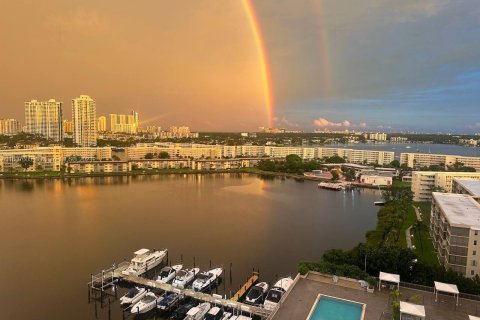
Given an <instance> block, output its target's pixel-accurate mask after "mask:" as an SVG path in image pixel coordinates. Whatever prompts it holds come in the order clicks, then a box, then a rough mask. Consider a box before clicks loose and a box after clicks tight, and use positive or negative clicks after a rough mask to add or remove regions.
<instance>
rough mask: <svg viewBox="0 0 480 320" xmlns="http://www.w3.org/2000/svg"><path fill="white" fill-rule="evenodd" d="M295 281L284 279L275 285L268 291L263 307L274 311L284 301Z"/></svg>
mask: <svg viewBox="0 0 480 320" xmlns="http://www.w3.org/2000/svg"><path fill="white" fill-rule="evenodd" d="M292 284H293V280H292V278H290V277H288V278H282V279H280V280H278V281H277V282H276V283H275V285H274V286H273V287H272V289H270V291H268V294H267V297H266V298H265V302H264V303H263V306H264V307H265V309H267V310H273V309H275V307H276V306H277V305H278V303H279V302H280V299H282V297H283V295H284V294H285V292H287V291H288V289H289V288H290V287H291V286H292Z"/></svg>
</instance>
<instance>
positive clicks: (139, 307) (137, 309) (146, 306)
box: [130, 292, 163, 314]
mask: <svg viewBox="0 0 480 320" xmlns="http://www.w3.org/2000/svg"><path fill="white" fill-rule="evenodd" d="M161 299H163V296H161V297H157V295H155V293H153V292H147V294H146V295H145V297H143V298H142V300H140V301H138V302H137V303H135V304H134V305H133V306H132V309H131V310H130V312H131V313H133V314H142V313H147V312H148V311H150V310H153V309H155V307H156V306H157V303H158V302H159V300H161Z"/></svg>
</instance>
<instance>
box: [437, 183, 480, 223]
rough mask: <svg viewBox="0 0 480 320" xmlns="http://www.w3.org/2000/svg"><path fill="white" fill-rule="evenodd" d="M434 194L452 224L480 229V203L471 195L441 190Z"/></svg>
mask: <svg viewBox="0 0 480 320" xmlns="http://www.w3.org/2000/svg"><path fill="white" fill-rule="evenodd" d="M432 196H433V198H434V200H435V202H436V203H437V204H438V206H439V207H440V209H441V210H442V212H443V214H444V215H445V218H446V219H447V220H448V222H449V223H450V224H452V225H457V226H466V227H470V228H472V229H477V230H480V204H479V203H478V202H477V201H475V199H473V198H472V197H471V196H469V195H466V194H455V193H439V192H432Z"/></svg>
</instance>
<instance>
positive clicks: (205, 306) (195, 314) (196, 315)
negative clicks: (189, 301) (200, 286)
mask: <svg viewBox="0 0 480 320" xmlns="http://www.w3.org/2000/svg"><path fill="white" fill-rule="evenodd" d="M208 310H210V303H208V302H204V303H201V304H199V305H198V306H196V307H193V308H192V309H190V310H188V312H187V316H186V317H185V318H184V320H201V319H203V318H204V317H205V315H206V314H207V312H208Z"/></svg>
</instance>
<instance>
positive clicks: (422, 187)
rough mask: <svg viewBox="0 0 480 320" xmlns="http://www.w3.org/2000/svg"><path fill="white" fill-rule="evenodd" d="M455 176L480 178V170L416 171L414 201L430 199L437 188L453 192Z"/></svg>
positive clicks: (414, 176)
mask: <svg viewBox="0 0 480 320" xmlns="http://www.w3.org/2000/svg"><path fill="white" fill-rule="evenodd" d="M455 178H461V179H473V180H480V172H435V171H414V172H413V173H412V187H411V188H412V189H411V190H412V193H413V201H430V200H432V191H435V190H438V191H444V192H452V185H453V180H454V179H455Z"/></svg>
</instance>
